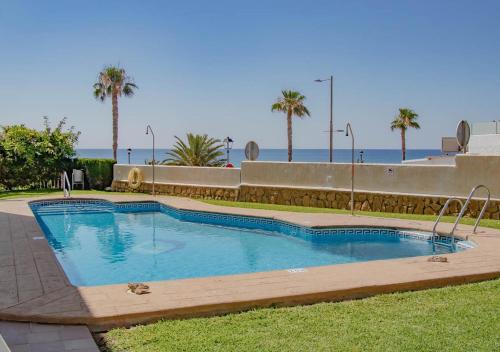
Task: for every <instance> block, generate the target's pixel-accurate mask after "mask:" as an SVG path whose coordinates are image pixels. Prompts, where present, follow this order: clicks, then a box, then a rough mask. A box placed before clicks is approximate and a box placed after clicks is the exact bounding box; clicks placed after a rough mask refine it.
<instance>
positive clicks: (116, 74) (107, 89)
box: [94, 66, 138, 161]
mask: <svg viewBox="0 0 500 352" xmlns="http://www.w3.org/2000/svg"><path fill="white" fill-rule="evenodd" d="M137 88H138V87H137V86H136V85H135V84H134V83H133V82H132V79H131V78H130V77H129V76H127V74H126V72H125V70H124V69H123V68H120V67H116V66H106V67H104V69H103V70H102V71H101V72H100V73H99V78H98V79H97V82H96V83H95V84H94V97H95V98H96V99H99V100H101V101H102V102H104V100H106V98H107V97H111V104H112V106H113V158H114V159H115V161H116V150H117V149H118V97H121V96H122V95H124V96H126V97H130V96H132V95H134V89H137Z"/></svg>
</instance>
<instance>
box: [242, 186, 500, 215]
mask: <svg viewBox="0 0 500 352" xmlns="http://www.w3.org/2000/svg"><path fill="white" fill-rule="evenodd" d="M447 199H448V198H447V197H432V196H415V195H399V194H388V193H372V192H356V193H355V194H354V209H355V210H363V211H380V212H387V213H403V214H428V215H437V214H438V213H439V211H440V210H441V208H442V206H443V205H444V203H445V202H446V200H447ZM239 200H240V201H244V202H257V203H271V204H283V205H299V206H307V207H318V208H334V209H346V210H347V209H350V208H351V193H350V192H348V191H339V190H331V191H329V190H314V189H300V188H284V187H283V188H282V187H260V186H245V185H242V186H241V187H240V197H239ZM464 201H465V200H464ZM499 203H500V202H498V201H491V202H490V204H489V206H488V208H487V209H486V212H485V214H484V218H486V219H500V204H499ZM482 206H483V201H477V200H472V201H471V203H470V205H469V210H468V211H467V213H466V214H467V215H471V216H474V217H475V216H477V215H478V214H479V212H480V210H481V207H482ZM459 211H460V209H459V205H458V203H456V202H453V203H451V204H450V207H449V208H448V211H447V212H446V214H458V212H459Z"/></svg>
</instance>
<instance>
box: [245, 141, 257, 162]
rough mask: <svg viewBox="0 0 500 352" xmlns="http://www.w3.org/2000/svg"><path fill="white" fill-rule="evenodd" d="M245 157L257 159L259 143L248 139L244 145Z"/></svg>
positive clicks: (252, 159)
mask: <svg viewBox="0 0 500 352" xmlns="http://www.w3.org/2000/svg"><path fill="white" fill-rule="evenodd" d="M245 157H246V158H247V160H251V161H254V160H257V158H258V157H259V145H258V144H257V143H255V142H254V141H250V142H248V143H247V145H246V146H245Z"/></svg>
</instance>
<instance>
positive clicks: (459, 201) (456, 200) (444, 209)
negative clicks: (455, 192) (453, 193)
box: [432, 197, 464, 244]
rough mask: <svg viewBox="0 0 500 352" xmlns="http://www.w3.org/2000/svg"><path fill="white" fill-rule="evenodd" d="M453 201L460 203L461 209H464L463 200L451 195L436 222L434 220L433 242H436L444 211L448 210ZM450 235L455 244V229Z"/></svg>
mask: <svg viewBox="0 0 500 352" xmlns="http://www.w3.org/2000/svg"><path fill="white" fill-rule="evenodd" d="M451 202H458V203H460V211H462V209H463V208H464V203H462V201H461V200H460V199H458V198H456V197H451V198H449V199H448V200H447V201H446V203H444V206H443V209H441V211H440V212H439V215H438V217H437V219H436V222H434V227H433V228H432V243H434V239H435V238H436V236H437V233H436V230H437V225H438V224H439V222H440V221H441V217H442V216H443V215H444V213H445V212H446V209H448V207H449V205H450V204H451ZM450 235H451V239H452V241H451V243H452V244H453V243H454V242H455V240H454V238H453V231H452V232H451V233H450Z"/></svg>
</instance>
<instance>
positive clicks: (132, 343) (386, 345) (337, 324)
mask: <svg viewBox="0 0 500 352" xmlns="http://www.w3.org/2000/svg"><path fill="white" fill-rule="evenodd" d="M106 341H107V346H108V348H109V351H113V352H115V351H145V352H152V351H499V350H500V279H497V280H494V281H488V282H482V283H477V284H469V285H462V286H454V287H446V288H441V289H432V290H426V291H419V292H408V293H397V294H389V295H380V296H376V297H372V298H367V299H362V300H356V301H346V302H340V303H321V304H315V305H311V306H299V307H292V308H268V309H259V310H253V311H250V312H245V313H240V314H230V315H226V316H221V317H213V318H199V319H189V320H170V321H162V322H158V323H154V324H150V325H145V326H139V327H135V328H132V329H115V330H112V331H110V332H109V333H108V334H107V335H106Z"/></svg>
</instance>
